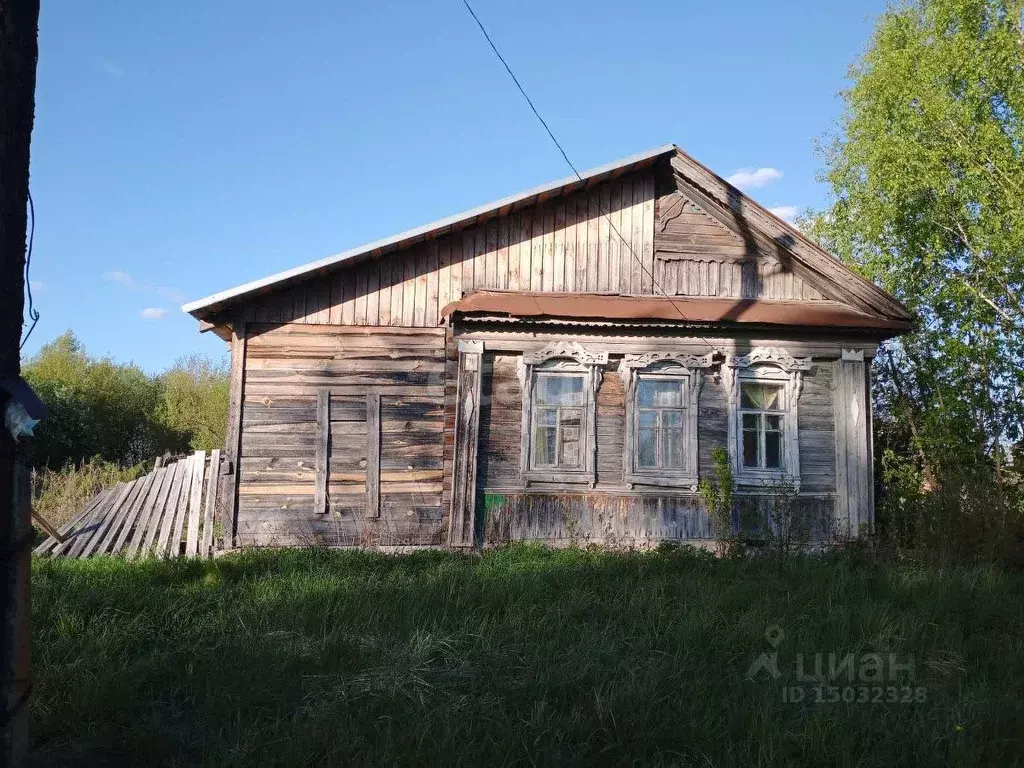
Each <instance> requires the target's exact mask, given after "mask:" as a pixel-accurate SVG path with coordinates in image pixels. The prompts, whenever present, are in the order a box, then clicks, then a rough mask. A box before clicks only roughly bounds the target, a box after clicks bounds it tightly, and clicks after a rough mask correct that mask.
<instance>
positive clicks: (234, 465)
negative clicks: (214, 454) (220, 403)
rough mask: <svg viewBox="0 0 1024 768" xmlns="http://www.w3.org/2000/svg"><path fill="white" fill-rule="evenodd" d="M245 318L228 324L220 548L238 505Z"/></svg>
mask: <svg viewBox="0 0 1024 768" xmlns="http://www.w3.org/2000/svg"><path fill="white" fill-rule="evenodd" d="M245 351H246V328H245V320H244V319H243V318H242V317H241V315H236V316H235V318H234V321H233V322H232V326H231V383H230V394H229V396H228V426H227V432H226V434H225V436H224V455H225V457H226V458H227V462H226V466H225V473H224V474H223V475H222V476H221V486H220V492H219V493H218V494H217V496H218V499H219V501H220V521H221V535H222V537H223V539H222V543H221V548H222V549H231V548H232V547H234V546H235V512H236V509H237V506H238V477H239V459H240V458H241V455H242V407H243V404H244V402H245Z"/></svg>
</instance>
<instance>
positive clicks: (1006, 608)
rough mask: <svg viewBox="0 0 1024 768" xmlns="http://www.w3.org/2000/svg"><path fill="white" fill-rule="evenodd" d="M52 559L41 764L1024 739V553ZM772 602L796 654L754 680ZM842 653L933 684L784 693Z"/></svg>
mask: <svg viewBox="0 0 1024 768" xmlns="http://www.w3.org/2000/svg"><path fill="white" fill-rule="evenodd" d="M33 579H34V581H33V594H34V597H33V622H34V648H33V665H34V670H33V672H34V677H35V686H34V689H33V698H32V730H33V744H34V753H33V760H34V763H35V764H38V765H62V766H63V765H69V766H74V765H89V766H94V765H123V764H141V765H196V764H206V765H238V766H242V765H314V764H334V765H345V764H371V763H377V764H395V763H403V764H410V763H424V764H445V765H479V764H484V763H487V764H492V765H551V764H580V765H595V764H622V763H635V764H674V765H716V766H720V765H758V764H771V765H780V764H806V765H825V764H838V765H857V766H872V765H911V764H915V765H950V764H959V765H975V764H1000V765H1008V764H1014V763H1018V764H1019V763H1022V762H1024V703H1022V701H1021V684H1022V681H1024V652H1022V651H1024V575H1022V574H1021V573H1019V572H1011V571H1006V570H1001V569H998V568H996V567H972V568H964V569H952V570H934V569H925V568H921V567H914V566H891V565H885V564H876V563H865V562H863V561H859V560H854V559H849V558H836V559H794V560H791V561H786V562H781V563H779V562H774V561H770V560H750V559H747V560H740V559H727V560H716V559H714V558H712V557H710V556H707V555H702V554H694V553H691V552H688V551H686V550H678V551H671V552H655V553H647V554H639V553H638V554H610V553H604V552H588V551H580V550H566V551H549V550H545V549H540V548H534V547H513V548H509V549H501V550H497V551H493V552H489V553H487V554H486V555H485V556H483V557H482V558H480V557H474V556H460V555H453V554H449V553H442V552H422V553H418V554H413V555H406V556H387V555H379V554H373V553H364V552H328V551H290V552H253V553H248V554H242V555H239V556H231V557H226V558H222V559H219V560H217V561H214V562H188V561H172V562H161V563H125V562H122V561H118V560H107V559H99V560H92V561H86V562H76V561H61V560H56V561H53V560H42V561H37V562H35V564H34V566H33ZM772 624H777V625H779V626H780V627H782V628H783V630H784V631H785V639H784V640H783V641H782V643H781V645H780V646H779V653H780V656H779V667H780V671H782V672H783V673H784V674H783V677H782V678H781V679H780V680H778V681H772V680H770V679H768V677H767V676H764V675H762V676H759V677H758V679H756V680H750V679H746V673H747V669H748V667H749V665H750V663H751V661H752V660H753V659H754V658H755V657H756V656H757V655H758V654H760V653H762V652H763V651H768V650H770V646H769V644H768V643H767V642H766V640H765V635H764V633H765V628H766V627H767V626H768V625H772ZM830 652H831V653H836V654H838V655H840V656H842V655H843V654H846V653H857V654H862V653H867V652H880V653H883V654H890V653H894V654H898V655H899V656H900V657H904V658H905V657H906V656H908V655H913V656H914V659H915V670H914V680H913V681H912V684H913V685H914V686H918V687H923V688H924V689H925V691H926V700H925V701H924V702H918V703H905V704H904V703H884V702H883V703H875V704H871V703H867V704H858V703H842V702H840V703H835V704H828V703H815V702H814V701H813V700H808V701H804V702H802V703H799V704H793V703H786V702H783V701H782V686H783V685H794V684H798V683H797V681H796V680H795V677H794V660H795V656H796V654H797V653H803V654H805V655H806V656H810V655H812V654H814V653H822V654H828V653H830ZM905 678H906V676H904V678H901V679H900V680H899V681H898V683H897V684H901V683H905V682H906V679H905ZM839 684H840V685H843V684H845V681H843V682H840V683H839ZM888 684H889V681H886V683H885V685H888ZM855 685H856V683H855ZM810 698H813V696H811V697H810Z"/></svg>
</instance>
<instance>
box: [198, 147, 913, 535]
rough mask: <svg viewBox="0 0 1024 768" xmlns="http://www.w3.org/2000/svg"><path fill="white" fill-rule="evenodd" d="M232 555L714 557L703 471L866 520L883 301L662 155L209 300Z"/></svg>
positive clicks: (205, 318)
mask: <svg viewBox="0 0 1024 768" xmlns="http://www.w3.org/2000/svg"><path fill="white" fill-rule="evenodd" d="M184 310H185V311H187V312H189V313H191V314H192V315H193V316H194V317H195V318H196V319H197V320H199V321H200V326H201V328H202V330H207V331H212V332H214V333H216V334H218V335H220V336H221V337H222V338H224V339H226V340H227V341H228V342H229V343H230V346H231V398H230V417H229V426H228V433H227V439H226V445H225V455H226V457H227V461H226V462H225V465H224V466H225V469H224V470H223V471H224V472H225V474H224V475H223V476H222V480H221V488H222V490H221V493H220V499H221V502H220V504H221V507H222V508H221V510H220V513H219V514H220V515H221V521H222V530H223V545H224V546H226V547H230V546H275V545H276V546H288V545H292V546H302V545H312V544H319V545H328V546H384V547H409V546H451V547H471V546H476V545H480V544H481V543H483V544H494V543H500V542H505V541H510V540H523V539H530V540H542V541H547V542H551V543H564V542H569V541H578V542H606V543H618V544H622V543H628V544H634V545H647V544H652V543H657V542H660V541H664V540H690V541H697V542H707V541H708V540H710V539H713V538H714V537H715V530H714V528H713V526H712V524H711V520H710V519H709V515H708V513H707V511H706V509H705V504H704V502H703V501H702V498H701V495H700V493H699V492H698V483H699V482H700V480H701V479H702V478H706V477H710V476H711V475H712V473H713V470H714V462H713V458H712V455H713V451H714V449H716V448H719V447H720V448H723V449H725V450H726V451H728V456H729V457H730V462H731V467H732V472H733V475H734V480H735V488H736V497H737V498H738V499H744V498H745V499H748V500H754V501H757V500H758V499H770V498H774V497H776V496H778V494H779V493H780V489H785V492H786V493H787V494H789V495H790V496H791V497H794V498H798V499H799V500H800V501H801V502H802V503H806V504H809V505H811V506H812V507H813V508H814V509H816V510H818V512H819V513H820V514H821V515H822V518H823V519H825V520H827V521H829V524H832V525H834V530H835V531H838V532H839V533H840V534H841V535H843V536H856V535H857V533H858V532H859V531H861V530H864V528H865V527H868V528H870V526H871V525H872V522H873V518H874V508H873V493H872V488H873V479H872V445H871V397H870V384H871V380H870V375H869V366H870V363H871V359H872V357H873V356H874V355H875V353H876V350H877V347H878V344H879V342H880V341H882V340H883V339H885V338H886V337H889V336H893V335H896V334H899V333H901V332H904V331H906V330H908V329H909V328H910V327H911V317H910V316H909V314H908V312H907V310H906V309H905V308H904V307H903V306H902V305H901V304H900V303H899V302H898V301H896V300H895V299H894V298H893V297H892V296H890V295H888V294H887V293H886V292H885V291H883V290H881V289H880V288H878V287H877V286H875V285H873V284H872V283H870V282H868V281H867V280H865V279H863V278H862V277H860V276H858V275H857V274H856V273H854V272H853V271H851V270H850V269H849V268H848V267H846V266H845V265H843V264H842V263H841V262H840V261H838V260H837V259H836V258H834V257H833V256H831V255H830V254H828V253H827V252H825V251H823V250H822V249H821V248H820V247H818V246H817V245H816V244H814V243H813V242H811V241H810V240H808V239H807V238H806V237H804V235H802V234H801V233H800V231H799V230H797V229H796V228H794V227H792V226H790V225H789V224H787V223H785V222H784V221H782V220H780V219H779V218H777V217H776V216H774V215H772V214H771V213H770V212H768V211H767V210H766V209H764V208H763V207H761V206H760V205H758V204H757V203H756V202H754V201H753V200H751V199H750V198H748V197H747V196H746V195H744V194H743V193H742V192H740V191H739V190H737V189H736V188H734V187H732V186H731V185H730V184H728V183H727V182H726V181H724V180H723V179H722V178H720V177H719V176H717V175H715V174H714V173H713V172H712V171H710V170H708V169H707V168H705V167H704V166H703V165H701V164H700V163H698V162H696V161H695V160H694V159H693V158H691V157H690V156H688V155H687V154H685V153H684V152H682V151H681V150H679V149H678V148H677V147H675V146H673V145H668V146H665V147H661V148H659V149H656V150H653V151H650V152H646V153H643V154H640V155H636V156H633V157H630V158H627V159H625V160H622V161H620V162H616V163H613V164H611V165H607V166H604V167H601V168H598V169H595V170H593V171H590V172H588V173H586V174H583V175H582V177H581V178H576V177H573V178H571V179H568V180H565V181H559V182H556V183H552V184H546V185H544V186H541V187H538V188H535V189H532V190H530V191H528V192H524V193H522V194H519V195H515V196H514V197H509V198H506V199H504V200H500V201H498V202H495V203H492V204H489V205H484V206H481V207H479V208H475V209H473V210H471V211H467V212H465V213H462V214H459V215H456V216H452V217H450V218H447V219H443V220H441V221H438V222H435V223H432V224H428V225H426V226H423V227H419V228H417V229H414V230H411V231H408V232H404V233H402V234H399V235H395V236H394V237H389V238H386V239H384V240H381V241H378V242H375V243H371V244H369V245H367V246H364V247H361V248H356V249H353V250H351V251H347V252H345V253H341V254H338V255H337V256H332V257H330V258H327V259H323V260H321V261H317V262H313V263H311V264H307V265H305V266H301V267H297V268H295V269H291V270H288V271H286V272H282V273H280V274H277V275H273V276H271V277H269V278H266V279H263V280H258V281H256V282H252V283H248V284H246V285H242V286H239V287H237V288H232V289H230V290H226V291H222V292H220V293H216V294H213V295H212V296H210V297H208V298H205V299H202V300H200V301H196V302H194V303H191V304H188V305H186V306H185V307H184Z"/></svg>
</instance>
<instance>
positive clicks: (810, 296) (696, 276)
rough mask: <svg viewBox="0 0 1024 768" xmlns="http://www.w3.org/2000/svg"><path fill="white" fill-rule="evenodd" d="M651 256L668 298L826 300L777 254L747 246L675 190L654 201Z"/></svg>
mask: <svg viewBox="0 0 1024 768" xmlns="http://www.w3.org/2000/svg"><path fill="white" fill-rule="evenodd" d="M654 257H655V258H654V266H655V279H656V280H657V282H658V285H659V286H660V287H661V289H662V290H663V291H664V292H665V293H666V294H668V295H670V296H674V295H678V296H718V297H723V298H744V299H800V300H808V301H820V300H821V299H823V298H824V297H823V296H822V294H821V292H820V291H818V289H817V288H815V287H814V286H812V285H811V284H810V283H807V282H806V281H804V280H803V279H801V278H800V277H799V276H798V275H796V274H794V273H793V272H792V271H791V270H790V269H788V268H787V267H786V265H785V264H784V262H783V259H784V257H783V256H782V254H781V253H779V254H771V253H769V254H765V253H762V252H761V251H760V250H759V249H758V247H757V246H756V245H754V244H753V243H751V244H749V245H748V244H747V243H745V242H744V240H743V238H742V237H740V236H739V235H737V234H736V233H734V232H732V231H731V230H729V229H727V228H726V227H725V226H723V225H722V224H720V223H719V222H718V221H717V220H716V219H714V218H713V217H711V216H709V215H708V214H707V213H705V212H704V211H702V210H701V209H700V208H699V207H698V206H697V205H695V204H694V203H693V202H692V201H691V200H688V199H687V198H686V197H684V196H683V195H682V194H681V193H679V192H676V191H672V192H669V193H667V194H664V195H661V196H659V197H658V198H657V199H656V200H655V203H654Z"/></svg>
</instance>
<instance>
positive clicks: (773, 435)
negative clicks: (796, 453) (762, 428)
mask: <svg viewBox="0 0 1024 768" xmlns="http://www.w3.org/2000/svg"><path fill="white" fill-rule="evenodd" d="M764 465H765V466H766V467H768V468H769V469H778V468H779V467H781V466H782V434H781V433H779V432H766V433H765V436H764Z"/></svg>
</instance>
